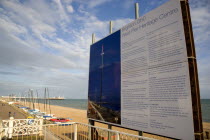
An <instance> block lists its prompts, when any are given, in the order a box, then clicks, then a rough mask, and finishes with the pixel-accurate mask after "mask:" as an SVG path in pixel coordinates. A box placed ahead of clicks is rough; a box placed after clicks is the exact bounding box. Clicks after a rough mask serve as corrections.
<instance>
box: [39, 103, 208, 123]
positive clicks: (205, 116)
mask: <svg viewBox="0 0 210 140" xmlns="http://www.w3.org/2000/svg"><path fill="white" fill-rule="evenodd" d="M39 102H40V103H44V100H43V99H40V100H39ZM87 103H88V100H87V99H64V100H50V104H51V105H56V106H62V107H70V108H75V109H81V110H87ZM201 111H202V119H203V122H210V117H209V116H210V99H201Z"/></svg>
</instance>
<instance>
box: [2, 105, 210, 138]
mask: <svg viewBox="0 0 210 140" xmlns="http://www.w3.org/2000/svg"><path fill="white" fill-rule="evenodd" d="M0 105H1V110H0V118H1V119H9V115H8V112H12V114H13V113H14V112H15V119H24V118H26V117H27V116H25V115H24V114H23V111H22V110H21V109H18V108H17V107H14V106H13V105H8V104H5V105H4V106H2V103H1V104H0ZM26 106H29V104H26ZM35 108H36V109H40V110H41V111H42V112H44V108H46V106H44V104H39V106H38V104H37V103H36V104H35ZM47 108H48V109H47V110H46V109H45V111H46V112H47V113H48V114H49V113H50V110H51V114H55V116H56V117H64V118H71V119H72V120H71V122H79V123H85V124H88V118H87V111H86V110H80V109H75V108H69V107H62V106H55V105H51V106H50V108H49V106H47ZM95 125H96V126H99V127H103V128H108V126H107V125H105V124H102V123H97V122H96V123H95ZM203 128H204V136H205V134H206V131H208V132H210V123H208V122H204V123H203ZM112 129H113V130H118V131H121V132H125V133H130V134H135V135H138V132H137V131H133V130H128V129H123V128H119V127H112ZM143 136H146V137H150V138H156V139H161V140H170V139H169V138H163V137H159V136H154V135H151V134H146V133H143Z"/></svg>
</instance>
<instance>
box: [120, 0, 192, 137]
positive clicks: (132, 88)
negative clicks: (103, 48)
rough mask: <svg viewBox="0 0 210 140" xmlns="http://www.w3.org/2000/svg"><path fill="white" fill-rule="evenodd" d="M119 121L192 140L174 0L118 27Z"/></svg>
mask: <svg viewBox="0 0 210 140" xmlns="http://www.w3.org/2000/svg"><path fill="white" fill-rule="evenodd" d="M121 124H122V126H125V127H128V128H133V129H136V130H141V131H145V132H150V133H154V134H159V135H163V136H168V137H172V138H177V139H184V140H193V139H194V129H193V115H192V101H191V90H190V79H189V68H188V61H187V50H186V43H185V37H184V29H183V20H182V13H181V7H180V1H179V0H171V1H169V2H167V3H166V4H164V5H163V6H161V7H159V8H157V9H155V10H153V11H151V12H150V13H148V14H146V15H145V16H143V17H140V18H139V19H137V20H135V21H133V22H132V23H130V24H128V25H126V26H124V27H123V28H122V29H121Z"/></svg>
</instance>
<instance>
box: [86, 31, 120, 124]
mask: <svg viewBox="0 0 210 140" xmlns="http://www.w3.org/2000/svg"><path fill="white" fill-rule="evenodd" d="M90 54H91V55H90V70H89V71H90V73H89V90H88V99H89V113H88V117H90V118H93V119H100V120H103V121H108V122H114V123H116V122H117V123H119V122H120V110H121V106H120V76H121V74H120V31H117V32H115V33H113V34H112V35H110V36H108V37H106V38H104V39H103V40H101V41H98V42H97V43H95V44H93V45H91V48H90ZM93 112H94V113H93ZM107 112H109V114H107ZM109 115H110V116H109ZM113 118H114V120H113Z"/></svg>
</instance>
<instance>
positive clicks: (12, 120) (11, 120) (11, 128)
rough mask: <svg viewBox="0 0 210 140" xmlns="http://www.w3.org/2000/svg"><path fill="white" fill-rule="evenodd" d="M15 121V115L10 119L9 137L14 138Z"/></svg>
mask: <svg viewBox="0 0 210 140" xmlns="http://www.w3.org/2000/svg"><path fill="white" fill-rule="evenodd" d="M13 122H14V118H13V117H10V120H9V130H8V137H9V139H12V133H13Z"/></svg>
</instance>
